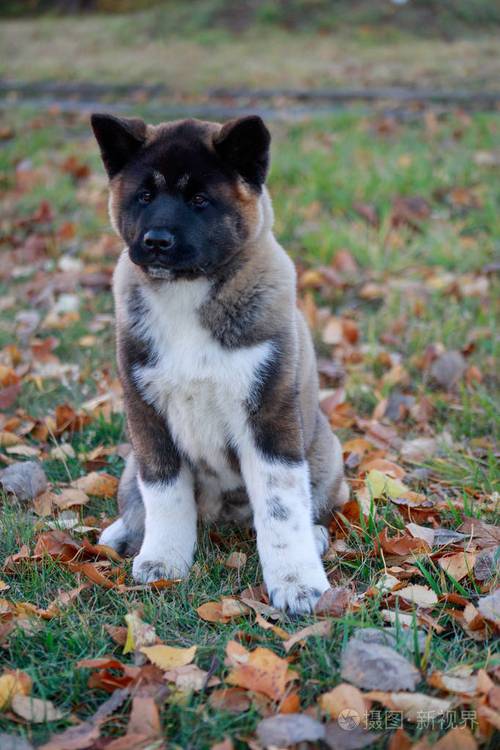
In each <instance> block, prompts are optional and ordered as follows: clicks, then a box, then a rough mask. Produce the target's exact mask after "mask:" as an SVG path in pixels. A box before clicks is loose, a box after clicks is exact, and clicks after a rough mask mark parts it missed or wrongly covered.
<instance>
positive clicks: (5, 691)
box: [0, 669, 32, 711]
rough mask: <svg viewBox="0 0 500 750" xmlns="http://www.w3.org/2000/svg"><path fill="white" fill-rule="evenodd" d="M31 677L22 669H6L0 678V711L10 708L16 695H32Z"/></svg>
mask: <svg viewBox="0 0 500 750" xmlns="http://www.w3.org/2000/svg"><path fill="white" fill-rule="evenodd" d="M31 688H32V681H31V677H30V676H29V675H27V674H26V672H22V671H21V670H20V669H6V670H5V671H4V672H3V673H2V675H1V676H0V711H5V709H6V708H9V706H10V704H11V702H12V699H13V698H14V696H15V695H29V694H30V693H31Z"/></svg>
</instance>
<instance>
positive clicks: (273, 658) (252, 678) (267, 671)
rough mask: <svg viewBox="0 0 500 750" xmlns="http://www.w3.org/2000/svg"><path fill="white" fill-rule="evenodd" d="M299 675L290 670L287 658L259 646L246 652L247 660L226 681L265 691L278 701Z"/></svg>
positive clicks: (265, 693) (235, 668)
mask: <svg viewBox="0 0 500 750" xmlns="http://www.w3.org/2000/svg"><path fill="white" fill-rule="evenodd" d="M228 645H229V644H228ZM297 677H298V675H297V673H296V672H293V671H291V670H289V664H288V662H287V660H286V659H281V658H280V657H279V656H277V655H276V654H274V653H273V652H272V651H270V650H269V649H267V648H261V647H258V648H256V649H255V650H254V651H252V652H251V653H248V652H247V653H246V659H245V661H244V662H243V663H241V662H240V663H239V664H238V665H237V666H235V667H234V668H233V670H232V671H231V672H230V674H229V675H228V677H227V679H226V682H228V683H229V684H230V685H236V686H238V687H243V688H246V689H247V690H254V691H255V692H257V693H264V695H267V696H268V697H269V698H271V699H272V700H275V701H278V700H281V699H282V698H283V697H284V695H285V691H286V686H287V683H288V682H290V680H294V679H296V678H297Z"/></svg>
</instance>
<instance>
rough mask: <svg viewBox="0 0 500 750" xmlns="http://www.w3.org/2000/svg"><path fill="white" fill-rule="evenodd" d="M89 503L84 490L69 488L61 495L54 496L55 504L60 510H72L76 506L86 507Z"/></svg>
mask: <svg viewBox="0 0 500 750" xmlns="http://www.w3.org/2000/svg"><path fill="white" fill-rule="evenodd" d="M88 501H89V497H88V495H87V494H86V493H85V492H83V490H78V489H75V488H74V487H67V488H66V489H64V490H63V491H62V492H61V494H60V495H54V497H53V502H54V503H55V504H56V505H57V507H58V508H59V509H60V510H66V509H67V508H72V507H74V506H75V505H86V504H87V503H88Z"/></svg>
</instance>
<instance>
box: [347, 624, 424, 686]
mask: <svg viewBox="0 0 500 750" xmlns="http://www.w3.org/2000/svg"><path fill="white" fill-rule="evenodd" d="M340 666H341V675H342V678H343V679H344V680H347V682H352V683H353V684H354V685H356V686H357V687H360V688H365V689H367V690H370V689H381V690H415V688H416V686H417V684H418V683H419V682H420V672H419V671H418V669H417V668H416V667H415V666H414V665H413V664H411V663H410V662H409V661H408V659H405V658H404V657H403V656H401V654H398V652H397V651H395V650H394V649H393V648H390V647H389V646H383V645H381V644H380V643H376V642H370V641H368V640H366V641H365V640H360V639H358V638H356V637H355V636H353V637H352V638H351V639H350V640H349V642H348V643H347V646H346V647H345V649H344V651H343V653H342V657H341V661H340Z"/></svg>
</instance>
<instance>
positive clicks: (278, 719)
mask: <svg viewBox="0 0 500 750" xmlns="http://www.w3.org/2000/svg"><path fill="white" fill-rule="evenodd" d="M256 731H257V737H258V739H259V742H260V743H261V744H262V745H263V746H264V747H290V745H295V744H296V743H298V742H317V741H318V740H322V739H323V738H324V736H325V728H324V726H323V724H321V723H320V722H319V721H317V720H316V719H313V718H312V717H311V716H307V715H306V714H278V715H277V716H270V717H269V718H267V719H262V721H260V722H259V724H257V730H256Z"/></svg>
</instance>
